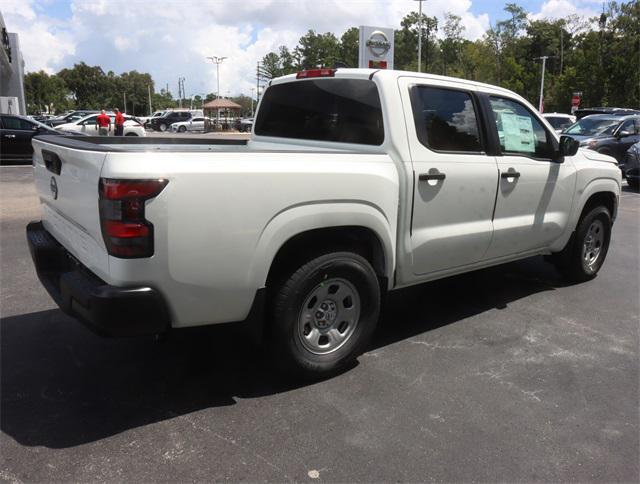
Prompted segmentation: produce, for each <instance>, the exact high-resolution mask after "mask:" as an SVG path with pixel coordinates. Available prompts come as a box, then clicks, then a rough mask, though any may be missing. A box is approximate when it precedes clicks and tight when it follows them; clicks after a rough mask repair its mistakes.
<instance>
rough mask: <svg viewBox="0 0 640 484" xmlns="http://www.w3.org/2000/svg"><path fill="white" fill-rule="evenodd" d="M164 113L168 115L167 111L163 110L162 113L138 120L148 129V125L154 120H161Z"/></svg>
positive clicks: (155, 113)
mask: <svg viewBox="0 0 640 484" xmlns="http://www.w3.org/2000/svg"><path fill="white" fill-rule="evenodd" d="M164 113H166V111H164V110H162V111H155V112H154V113H153V114H152V115H151V116H141V117H138V120H139V121H140V122H141V123H142V125H143V126H144V127H145V128H148V127H149V126H148V124H149V122H150V121H151V120H152V119H153V118H159V117H160V116H162V115H163V114H164Z"/></svg>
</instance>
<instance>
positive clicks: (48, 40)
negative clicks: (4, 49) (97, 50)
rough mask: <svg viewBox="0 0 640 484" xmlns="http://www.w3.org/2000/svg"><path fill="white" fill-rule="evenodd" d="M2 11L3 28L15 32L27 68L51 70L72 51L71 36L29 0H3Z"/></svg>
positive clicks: (72, 42)
mask: <svg viewBox="0 0 640 484" xmlns="http://www.w3.org/2000/svg"><path fill="white" fill-rule="evenodd" d="M2 13H3V16H4V19H5V24H6V26H7V30H8V31H9V32H17V33H18V34H19V36H18V37H19V42H20V49H21V51H22V55H23V57H24V59H25V65H26V68H27V70H28V71H38V70H41V69H42V70H44V71H46V72H49V73H53V72H55V71H56V70H57V68H58V67H59V66H60V65H61V64H62V62H63V60H64V59H65V58H67V57H69V56H72V55H73V54H74V53H75V49H76V46H75V42H74V40H73V36H72V35H71V34H70V33H69V32H68V31H66V30H65V29H64V28H60V26H59V22H57V21H55V20H53V19H49V18H47V17H46V16H43V15H39V14H38V13H37V12H36V10H35V8H34V1H33V0H3V2H2Z"/></svg>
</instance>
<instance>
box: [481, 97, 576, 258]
mask: <svg viewBox="0 0 640 484" xmlns="http://www.w3.org/2000/svg"><path fill="white" fill-rule="evenodd" d="M489 104H490V106H491V111H492V113H493V116H494V121H495V123H492V124H493V125H492V127H491V128H492V129H495V130H497V135H498V139H499V143H500V150H501V154H500V156H497V157H496V160H497V164H498V169H499V171H500V180H499V182H498V193H497V196H496V208H495V214H494V219H493V230H494V233H493V240H492V242H491V247H490V248H489V251H488V252H487V256H486V257H487V259H492V258H496V257H503V256H510V255H514V254H519V253H524V252H527V251H531V250H536V249H542V248H545V247H548V246H549V245H551V244H552V243H553V242H554V241H555V240H556V239H557V238H558V237H560V236H561V235H562V234H563V233H564V230H565V228H566V225H567V223H568V219H569V212H570V210H571V204H572V201H573V193H574V189H575V184H576V170H575V168H574V166H573V163H572V162H571V159H570V158H569V157H567V158H566V159H565V160H564V163H559V162H558V161H560V160H557V159H554V156H555V155H554V151H555V147H554V142H553V139H552V137H553V136H554V135H553V134H552V133H551V132H549V131H547V130H546V128H545V127H544V125H543V124H542V122H540V120H539V119H538V117H537V116H536V115H534V114H533V112H532V111H530V110H529V109H528V108H527V107H525V105H524V104H522V103H520V102H519V101H516V100H513V99H508V98H505V97H499V96H489Z"/></svg>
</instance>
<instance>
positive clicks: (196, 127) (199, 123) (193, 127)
mask: <svg viewBox="0 0 640 484" xmlns="http://www.w3.org/2000/svg"><path fill="white" fill-rule="evenodd" d="M206 122H207V121H206V118H204V117H202V116H198V117H196V118H191V119H190V120H189V121H179V122H177V123H173V124H172V125H171V131H172V132H174V133H185V132H186V131H204V129H205V126H206Z"/></svg>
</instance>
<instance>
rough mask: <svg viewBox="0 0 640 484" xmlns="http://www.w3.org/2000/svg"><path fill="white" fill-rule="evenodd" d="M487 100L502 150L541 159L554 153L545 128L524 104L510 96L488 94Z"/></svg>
mask: <svg viewBox="0 0 640 484" xmlns="http://www.w3.org/2000/svg"><path fill="white" fill-rule="evenodd" d="M489 100H490V102H491V109H492V111H493V115H494V117H495V121H496V128H497V130H498V138H499V139H500V148H501V149H502V152H503V153H504V154H517V155H525V156H530V157H531V158H544V159H550V158H552V157H553V146H552V145H551V143H550V142H549V140H548V138H547V131H546V130H545V129H544V127H543V126H542V123H540V121H538V119H537V118H536V117H535V116H534V115H533V114H532V113H531V112H530V111H529V110H528V109H527V108H525V107H524V106H523V105H522V104H520V103H519V102H516V101H512V100H511V99H505V98H500V97H494V96H491V97H490V98H489Z"/></svg>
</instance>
